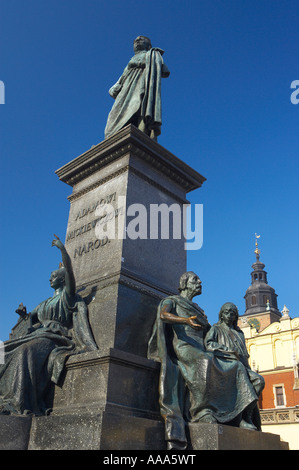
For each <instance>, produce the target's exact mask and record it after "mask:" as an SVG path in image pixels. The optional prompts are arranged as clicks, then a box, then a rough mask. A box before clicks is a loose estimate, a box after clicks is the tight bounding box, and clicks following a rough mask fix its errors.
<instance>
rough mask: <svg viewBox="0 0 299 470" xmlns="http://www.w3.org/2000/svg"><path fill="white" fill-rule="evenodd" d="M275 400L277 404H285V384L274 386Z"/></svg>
mask: <svg viewBox="0 0 299 470" xmlns="http://www.w3.org/2000/svg"><path fill="white" fill-rule="evenodd" d="M274 402H275V406H277V407H278V406H285V405H286V403H285V393H284V386H283V385H275V386H274Z"/></svg>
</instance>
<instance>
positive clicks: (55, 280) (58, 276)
mask: <svg viewBox="0 0 299 470" xmlns="http://www.w3.org/2000/svg"><path fill="white" fill-rule="evenodd" d="M64 283H65V268H64V267H60V268H59V269H57V270H56V271H53V272H52V273H51V276H50V286H51V287H53V289H58V288H59V287H63V286H64Z"/></svg>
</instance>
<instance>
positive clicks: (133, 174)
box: [56, 125, 205, 357]
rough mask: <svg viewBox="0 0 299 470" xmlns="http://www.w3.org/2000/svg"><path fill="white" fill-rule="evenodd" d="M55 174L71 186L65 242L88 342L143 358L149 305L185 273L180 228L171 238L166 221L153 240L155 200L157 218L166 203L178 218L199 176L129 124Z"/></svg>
mask: <svg viewBox="0 0 299 470" xmlns="http://www.w3.org/2000/svg"><path fill="white" fill-rule="evenodd" d="M56 173H57V175H58V176H59V178H60V180H61V181H63V182H65V183H67V184H69V185H70V186H72V188H73V191H72V194H71V195H70V196H69V200H70V213H69V220H68V226H67V233H66V242H65V246H66V248H67V250H68V253H69V254H70V256H71V258H72V263H73V268H74V273H75V277H76V283H77V288H78V290H79V293H80V294H81V295H82V296H83V297H85V298H86V299H87V302H88V303H89V305H88V307H89V319H90V323H91V327H92V330H93V334H94V337H95V340H96V342H97V344H98V346H99V348H102V346H104V347H105V348H106V347H108V348H117V349H120V350H122V351H127V352H130V353H133V354H137V355H141V356H143V357H146V347H147V341H148V338H149V334H150V332H151V326H152V324H153V321H154V318H155V313H156V307H157V304H158V302H159V300H160V299H161V298H162V297H164V296H166V295H170V294H173V293H175V294H177V287H178V279H179V277H180V275H181V274H182V273H183V272H184V271H185V270H186V251H185V250H184V243H185V240H184V237H183V233H182V234H181V237H180V238H177V239H173V236H172V229H173V227H172V223H170V237H169V239H161V233H160V230H161V229H163V227H162V226H161V221H160V222H159V223H158V228H159V230H158V232H156V228H157V227H156V224H155V220H154V219H155V217H154V215H155V214H154V213H155V210H156V209H157V206H158V205H159V206H160V205H161V204H163V205H164V206H163V210H164V216H163V223H166V222H168V220H169V219H170V222H171V220H172V216H170V217H169V208H173V209H174V210H175V211H177V212H176V214H178V212H180V211H181V215H182V212H183V206H184V205H186V204H188V201H187V200H186V194H187V193H188V192H189V191H192V190H194V189H197V188H199V187H200V186H201V185H202V183H203V182H204V181H205V178H204V177H203V176H201V175H200V174H199V173H197V172H196V171H194V170H193V169H192V168H190V167H189V166H188V165H186V164H185V163H183V162H182V161H181V160H179V159H178V158H177V157H175V156H174V155H172V154H171V153H170V152H168V151H167V150H166V149H165V148H164V147H162V146H161V145H159V144H158V143H157V142H154V141H153V140H152V139H150V138H149V137H148V136H147V135H145V134H144V133H143V132H141V131H139V130H138V129H137V128H136V127H134V126H132V125H129V126H127V127H125V128H124V129H122V130H120V131H119V132H117V133H116V134H115V135H113V136H111V137H110V138H108V139H106V140H104V141H103V142H101V143H100V144H98V145H96V146H95V147H92V148H91V149H90V150H88V151H87V152H85V153H84V154H83V155H80V156H79V157H77V158H76V159H75V160H73V161H71V162H70V163H68V164H66V165H65V166H64V167H62V168H60V169H59V170H57V171H56ZM180 223H181V224H182V223H183V218H182V217H181V219H180ZM134 227H135V228H136V230H134ZM113 228H115V230H111V229H113ZM126 228H127V231H126ZM106 230H110V232H107V231H106ZM138 234H139V235H140V236H141V238H136V237H137V236H138ZM111 235H112V236H111ZM113 236H114V237H115V238H114V239H113ZM132 236H134V237H135V238H136V239H132ZM153 236H156V238H153Z"/></svg>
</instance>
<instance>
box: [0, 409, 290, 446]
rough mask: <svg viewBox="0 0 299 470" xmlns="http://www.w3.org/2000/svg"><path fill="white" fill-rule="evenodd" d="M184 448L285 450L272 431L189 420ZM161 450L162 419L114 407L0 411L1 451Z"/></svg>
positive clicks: (162, 437)
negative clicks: (76, 410) (43, 413)
mask: <svg viewBox="0 0 299 470" xmlns="http://www.w3.org/2000/svg"><path fill="white" fill-rule="evenodd" d="M189 437H190V444H189V449H188V451H187V452H190V450H192V451H199V450H288V449H289V447H288V444H287V443H286V442H282V441H281V440H280V436H279V435H277V434H271V433H264V432H258V431H249V430H246V429H239V428H235V427H232V426H225V425H220V424H206V423H196V424H189ZM26 449H28V450H109V451H110V450H111V451H112V450H115V451H117V450H136V451H138V450H144V451H155V450H156V451H165V450H166V442H165V440H164V423H163V422H162V421H157V420H153V419H147V418H142V417H136V416H129V415H126V414H122V413H117V410H114V411H103V412H86V413H84V412H82V411H81V412H80V413H73V414H62V415H54V414H53V415H50V416H41V417H32V418H31V417H23V416H20V417H18V416H0V450H26Z"/></svg>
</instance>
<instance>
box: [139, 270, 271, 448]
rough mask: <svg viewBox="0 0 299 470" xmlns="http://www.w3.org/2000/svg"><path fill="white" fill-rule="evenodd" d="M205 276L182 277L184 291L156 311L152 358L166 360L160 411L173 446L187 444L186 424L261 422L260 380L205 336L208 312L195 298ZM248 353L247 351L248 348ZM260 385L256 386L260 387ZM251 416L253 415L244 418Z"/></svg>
mask: <svg viewBox="0 0 299 470" xmlns="http://www.w3.org/2000/svg"><path fill="white" fill-rule="evenodd" d="M201 289H202V286H201V281H200V279H199V278H198V276H197V275H196V274H195V273H193V272H187V273H185V274H183V275H182V276H181V278H180V287H179V291H180V295H174V296H170V297H167V298H166V299H164V300H163V301H162V302H161V303H160V305H159V307H158V311H157V318H156V322H155V324H154V328H153V333H152V336H151V338H150V341H149V347H148V357H149V358H150V359H154V360H156V361H159V362H160V363H161V371H160V385H159V394H160V411H161V415H162V417H163V418H164V420H165V438H166V440H167V446H168V449H185V448H186V446H187V438H186V431H185V428H186V423H187V422H193V423H196V422H206V423H226V424H232V425H235V426H240V425H241V426H244V427H251V428H252V429H253V428H255V427H257V426H254V425H253V423H252V420H251V418H252V414H251V411H252V409H254V408H255V407H256V403H257V398H258V391H259V390H261V389H262V387H263V384H262V380H260V382H259V383H257V382H258V377H257V376H256V375H254V376H255V378H254V380H252V379H253V374H252V373H251V372H252V371H251V372H250V370H249V368H248V366H247V365H246V366H245V365H244V363H243V362H242V361H240V360H239V355H237V354H235V353H233V354H231V355H230V357H228V355H226V354H223V352H222V350H221V348H220V347H219V348H218V349H217V348H214V349H213V347H212V346H211V343H210V342H208V343H207V344H208V345H209V348H211V350H207V349H206V347H205V337H208V338H213V335H212V333H211V334H210V335H209V331H212V332H214V329H212V330H211V327H210V325H209V323H208V320H207V317H206V316H205V315H204V312H203V311H202V310H201V309H200V308H199V307H198V305H197V304H195V303H193V302H192V299H193V297H194V296H196V295H199V294H201ZM243 353H244V355H245V351H244V350H243ZM255 384H256V388H255ZM246 418H248V419H249V421H248V423H245V420H246Z"/></svg>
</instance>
